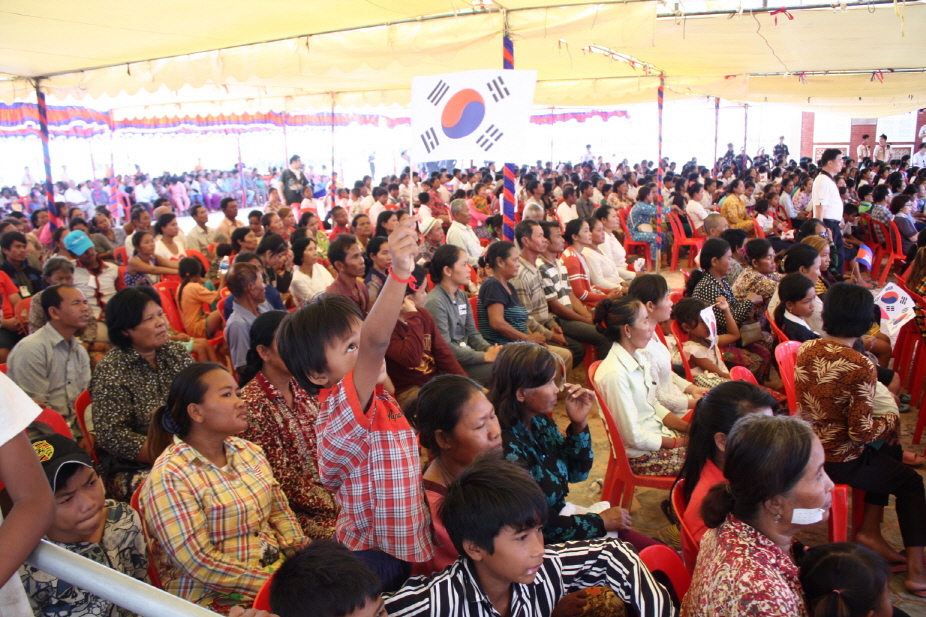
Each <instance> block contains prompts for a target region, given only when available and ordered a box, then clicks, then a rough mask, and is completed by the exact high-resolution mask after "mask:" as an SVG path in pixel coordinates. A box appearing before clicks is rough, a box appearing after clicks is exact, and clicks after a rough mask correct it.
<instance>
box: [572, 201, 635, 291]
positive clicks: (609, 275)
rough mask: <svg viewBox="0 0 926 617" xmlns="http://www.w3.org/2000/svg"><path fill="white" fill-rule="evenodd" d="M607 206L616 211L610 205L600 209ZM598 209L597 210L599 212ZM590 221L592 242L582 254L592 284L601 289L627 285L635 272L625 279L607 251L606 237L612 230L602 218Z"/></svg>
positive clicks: (594, 218)
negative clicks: (627, 281) (605, 225)
mask: <svg viewBox="0 0 926 617" xmlns="http://www.w3.org/2000/svg"><path fill="white" fill-rule="evenodd" d="M605 208H606V209H608V210H610V211H611V212H614V208H611V207H609V206H602V207H601V208H599V209H598V210H601V209H605ZM598 210H596V211H595V212H596V213H597V212H598ZM611 216H614V217H616V216H617V214H616V213H615V214H612V215H611ZM588 221H589V227H590V228H591V232H592V244H591V245H590V246H586V247H585V248H583V249H582V256H583V257H584V258H585V263H587V264H588V278H589V280H590V282H591V284H592V285H593V286H594V287H597V288H599V289H607V290H611V289H615V288H617V287H620V286H621V285H626V283H625V282H624V281H625V280H632V279H633V273H632V272H630V273H629V274H630V277H629V279H624V276H623V274H622V273H621V270H620V269H619V268H618V266H617V264H616V263H614V259H613V258H612V257H611V255H610V254H609V253H608V252H607V246H606V242H605V239H606V237H607V236H608V235H609V233H610V232H608V231H606V230H605V228H604V223H603V222H602V221H601V219H599V218H597V217H593V218H590V219H588ZM612 237H613V236H612ZM615 241H616V240H615ZM626 266H627V264H626V262H625V263H624V267H625V268H626Z"/></svg>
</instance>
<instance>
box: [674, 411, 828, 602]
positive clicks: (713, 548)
mask: <svg viewBox="0 0 926 617" xmlns="http://www.w3.org/2000/svg"><path fill="white" fill-rule="evenodd" d="M824 461H825V455H824V452H823V446H822V445H821V444H820V440H819V439H818V438H817V437H816V435H814V434H813V431H812V430H811V429H810V426H809V425H807V424H806V423H805V422H803V421H802V420H799V419H797V418H793V417H791V416H764V415H759V414H750V415H748V416H746V417H745V418H741V419H740V420H738V421H737V422H736V424H735V425H734V426H733V430H731V431H730V434H729V436H728V438H727V444H726V451H725V464H724V467H723V475H724V477H725V478H726V480H727V483H719V484H717V485H715V486H714V487H713V488H712V489H711V490H710V492H709V493H708V494H707V497H705V499H704V503H703V505H702V508H701V513H702V514H703V516H704V522H705V523H706V524H707V526H708V527H709V528H710V529H709V530H708V532H707V533H706V534H704V537H703V538H702V540H701V551H700V552H699V553H698V561H697V565H696V566H695V570H694V574H693V576H692V580H691V587H690V589H689V591H688V594H687V595H686V596H685V599H684V601H683V602H682V612H681V615H682V617H715V616H717V615H724V616H725V617H734V616H738V615H750V616H752V617H765V616H769V617H771V616H773V615H774V616H776V617H777V616H779V615H789V616H791V617H807V609H806V607H805V606H804V600H803V597H802V593H801V585H800V581H799V578H798V577H799V572H798V567H797V565H796V564H795V562H794V553H793V550H792V542H793V539H794V537H795V536H796V535H797V534H798V533H800V532H801V531H802V530H803V529H804V528H805V527H806V526H807V525H808V524H812V523H816V522H818V521H820V520H825V519H826V518H827V516H828V515H829V507H830V500H831V497H830V493H831V492H832V490H833V486H834V485H833V482H832V481H831V480H830V479H829V477H828V476H827V475H826V472H825V471H824V470H823V465H824Z"/></svg>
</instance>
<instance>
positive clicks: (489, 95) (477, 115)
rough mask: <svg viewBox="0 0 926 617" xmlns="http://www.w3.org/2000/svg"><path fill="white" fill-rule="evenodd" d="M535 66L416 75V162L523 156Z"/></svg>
mask: <svg viewBox="0 0 926 617" xmlns="http://www.w3.org/2000/svg"><path fill="white" fill-rule="evenodd" d="M536 83H537V72H536V71H506V70H494V71H463V72H460V73H446V74H444V75H431V76H428V77H415V78H413V79H412V105H411V108H412V133H413V135H414V136H415V137H414V138H413V140H412V148H411V156H412V159H413V160H415V161H423V162H424V161H443V160H453V159H458V160H459V159H474V160H477V161H499V162H515V161H519V160H520V159H521V158H522V157H523V154H524V150H523V145H524V143H525V141H526V140H527V131H528V130H529V129H530V116H531V105H533V102H534V87H535V86H536Z"/></svg>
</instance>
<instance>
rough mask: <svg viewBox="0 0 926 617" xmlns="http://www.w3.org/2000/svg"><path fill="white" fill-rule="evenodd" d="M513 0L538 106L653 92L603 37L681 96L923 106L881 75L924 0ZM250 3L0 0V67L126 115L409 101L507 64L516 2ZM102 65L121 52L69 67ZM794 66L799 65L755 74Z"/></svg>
mask: <svg viewBox="0 0 926 617" xmlns="http://www.w3.org/2000/svg"><path fill="white" fill-rule="evenodd" d="M500 3H501V4H502V5H504V6H505V7H506V8H508V9H512V10H510V11H509V12H508V13H507V19H508V27H509V31H510V32H511V34H512V37H513V39H514V41H515V66H516V67H517V68H519V69H532V70H536V71H537V72H538V80H539V83H538V85H537V91H536V97H535V103H537V104H539V105H577V106H578V105H583V106H585V105H599V106H600V105H614V104H626V103H633V102H642V101H653V100H655V89H656V86H657V85H658V78H657V77H655V76H654V75H653V74H651V75H649V76H647V75H645V74H644V73H643V71H642V70H641V69H640V67H639V66H636V67H632V66H630V65H629V64H627V63H625V62H622V61H619V60H613V59H611V58H609V57H607V56H606V55H603V54H600V53H589V52H585V51H583V49H584V48H586V47H588V46H589V45H598V46H601V47H604V48H608V49H612V50H615V51H617V52H620V53H622V54H628V55H630V56H633V57H635V58H637V59H639V60H642V61H645V62H647V63H649V64H651V65H654V66H655V67H657V68H658V69H660V70H662V71H665V73H666V75H667V80H666V82H667V92H666V96H667V98H670V99H672V98H682V97H685V96H706V95H711V96H721V97H724V98H728V99H732V100H736V101H744V102H768V103H782V104H789V105H797V106H802V107H805V108H819V107H821V106H822V107H825V108H826V109H828V110H831V111H838V112H840V113H847V114H853V115H856V116H858V115H860V114H863V115H864V116H866V117H874V116H883V115H890V114H895V113H902V112H904V111H909V110H911V109H917V108H921V107H926V75H924V74H922V73H894V74H892V73H888V72H887V71H886V69H888V68H898V69H899V68H920V67H921V65H920V64H917V63H923V59H924V58H926V41H924V39H923V37H922V36H920V35H919V33H921V32H923V31H924V30H926V6H924V5H923V4H922V3H911V4H908V5H907V6H906V8H905V9H904V28H905V31H906V36H904V37H902V36H900V28H901V20H900V19H899V18H898V17H897V16H896V15H895V13H894V9H893V7H891V6H884V5H882V6H877V5H876V8H874V9H873V10H872V11H869V10H868V8H850V9H848V10H845V11H833V10H830V9H825V10H823V9H821V10H794V11H792V14H793V15H794V19H793V20H788V19H787V18H786V17H785V16H783V15H782V16H779V20H778V25H775V22H774V17H772V16H771V15H769V14H767V13H755V14H752V13H749V12H748V11H746V12H744V13H743V14H741V15H734V16H732V18H731V17H729V16H728V15H713V16H705V17H689V18H683V19H679V20H676V19H672V18H668V19H666V18H661V19H657V18H656V8H657V3H656V2H649V1H642V2H626V3H610V4H608V3H606V4H598V5H590V4H571V3H570V1H569V0H567V1H566V2H563V1H562V0H560V1H558V2H553V1H552V0H513V1H508V2H506V1H505V0H500ZM239 7H240V10H237V9H238V8H239ZM253 7H254V5H250V4H249V5H245V4H244V3H243V2H241V3H239V2H236V1H235V0H224V1H223V2H221V3H219V2H214V1H213V0H200V1H199V2H196V3H192V4H191V3H188V2H187V3H183V4H181V3H179V2H177V1H176V0H158V3H157V10H152V11H148V12H144V13H142V12H140V11H139V9H138V5H136V4H133V3H125V2H115V1H114V0H95V1H94V3H93V10H92V11H91V10H88V9H87V6H86V5H81V4H80V3H73V2H71V3H65V2H63V1H59V0H45V1H43V2H41V3H35V2H31V1H28V0H0V37H2V40H3V41H4V42H3V44H2V46H3V47H4V48H5V49H4V53H3V56H2V58H0V72H6V73H10V74H13V75H21V76H30V77H34V76H39V75H49V74H57V73H63V74H60V75H57V76H55V77H51V78H49V79H47V80H44V81H43V82H42V84H43V88H44V89H45V91H46V92H48V93H49V94H50V95H51V99H50V100H51V101H52V102H57V103H65V104H74V103H76V104H84V105H89V106H92V107H98V108H99V107H102V108H112V109H122V108H129V107H130V108H133V109H132V111H131V112H129V110H128V109H126V110H124V112H125V114H126V115H132V116H139V115H151V114H157V115H164V114H165V113H179V112H180V111H183V113H189V112H190V111H191V110H193V109H194V107H196V106H198V104H200V103H205V102H214V104H215V105H217V106H219V107H220V109H225V110H229V111H231V110H258V109H259V110H267V109H275V110H280V111H282V110H284V109H306V108H309V107H313V108H324V107H328V106H330V105H331V104H332V95H331V94H330V93H332V92H336V93H337V95H336V97H334V98H335V101H334V102H335V103H336V104H337V105H339V106H363V105H381V104H386V105H392V104H399V105H405V104H407V103H408V98H409V94H410V83H411V78H412V77H414V76H417V75H428V74H436V73H444V72H452V71H459V70H468V69H474V68H492V67H498V66H500V65H501V49H502V41H501V39H502V32H503V31H504V28H505V16H504V15H503V14H502V13H501V12H499V11H498V10H497V9H496V10H492V11H488V12H477V13H475V14H473V13H472V12H471V11H469V10H468V9H469V7H470V5H469V4H467V3H463V2H461V1H460V0H457V1H456V2H450V1H449V0H440V1H438V0H406V1H403V2H401V3H400V2H392V1H387V2H382V1H381V2H380V3H379V4H373V3H371V2H369V1H366V0H312V1H311V2H305V3H293V2H286V3H284V2H281V1H279V0H266V1H265V2H263V3H261V4H260V8H259V10H254V8H253ZM464 8H465V9H467V11H462V9H464ZM515 9H516V10H515ZM454 10H456V11H458V12H460V14H457V15H454V14H453V11H454ZM441 14H444V15H446V16H444V17H438V18H433V19H421V20H417V19H414V18H415V17H417V16H434V15H441ZM178 16H182V19H178ZM408 19H413V21H403V20H408ZM396 22H399V23H396ZM384 23H385V24H389V25H382V24H384ZM757 28H760V32H761V34H757V32H756V30H757ZM39 31H41V32H42V33H43V36H40V37H39V36H35V33H36V32H39ZM287 37H290V38H287ZM292 37H295V38H292ZM763 37H764V40H763ZM278 39H282V40H278ZM266 40H271V41H272V42H266V43H261V42H260V41H266ZM766 41H767V43H768V44H766ZM770 47H771V49H770ZM218 48H225V49H221V50H218V51H216V49H218ZM772 50H774V52H773V51H772ZM776 56H777V57H776ZM158 57H160V58H163V59H159V60H147V59H148V58H158ZM138 60H144V61H138ZM105 65H114V66H110V67H109V68H102V69H96V70H86V71H79V72H68V71H75V70H76V69H80V68H83V67H94V66H105ZM878 69H883V70H885V73H884V81H883V83H881V82H879V81H878V80H874V81H872V80H871V74H870V73H865V74H861V75H859V74H855V75H834V74H829V75H818V74H812V75H807V76H806V78H805V83H801V80H800V79H799V77H798V76H797V75H796V73H799V72H804V71H846V70H863V71H874V70H878ZM785 71H787V72H790V73H794V74H793V75H791V76H788V77H783V76H769V77H763V76H757V75H755V74H761V73H781V72H785ZM750 73H752V74H753V75H752V76H749V75H748V74H750ZM30 97H31V85H30V84H29V83H28V82H27V81H25V80H6V81H0V100H2V101H4V102H12V101H14V100H28V99H29V98H30ZM155 106H156V107H155ZM165 106H166V107H165ZM171 106H172V107H171ZM191 106H193V107H191ZM146 107H148V108H149V109H148V110H145V109H144V108H146ZM213 108H214V107H213ZM165 109H166V110H167V111H165ZM863 112H864V113H863Z"/></svg>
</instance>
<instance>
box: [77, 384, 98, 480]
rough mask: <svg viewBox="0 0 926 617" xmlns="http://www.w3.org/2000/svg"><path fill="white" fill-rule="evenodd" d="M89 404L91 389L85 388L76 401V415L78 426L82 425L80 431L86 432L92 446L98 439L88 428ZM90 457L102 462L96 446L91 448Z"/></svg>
mask: <svg viewBox="0 0 926 617" xmlns="http://www.w3.org/2000/svg"><path fill="white" fill-rule="evenodd" d="M89 406H90V390H84V391H83V392H81V393H80V396H78V397H77V400H76V401H74V415H76V416H77V426H79V427H80V432H81V433H83V434H84V439H87V440H89V441H90V444H91V446H92V445H93V443H94V442H95V441H96V439H95V438H94V436H93V434H92V433H90V432H89V431H88V430H87V407H89ZM90 458H92V459H93V462H94V463H99V462H100V459H99V458H98V457H97V455H96V448H93V449H92V450H91V452H90Z"/></svg>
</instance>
